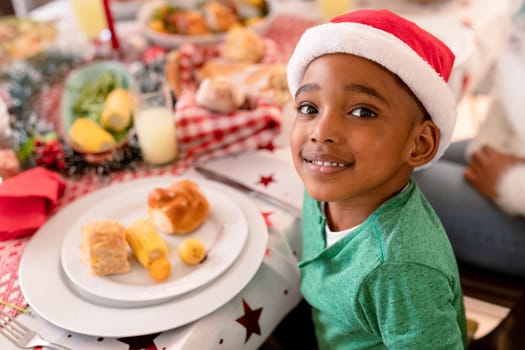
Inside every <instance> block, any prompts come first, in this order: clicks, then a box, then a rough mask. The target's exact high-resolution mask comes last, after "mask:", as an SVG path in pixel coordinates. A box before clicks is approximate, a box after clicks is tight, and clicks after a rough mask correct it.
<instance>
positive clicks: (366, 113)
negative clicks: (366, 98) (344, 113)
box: [350, 107, 377, 119]
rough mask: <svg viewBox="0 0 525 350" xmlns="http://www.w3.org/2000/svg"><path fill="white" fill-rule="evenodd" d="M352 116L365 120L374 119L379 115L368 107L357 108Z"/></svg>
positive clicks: (352, 112)
mask: <svg viewBox="0 0 525 350" xmlns="http://www.w3.org/2000/svg"><path fill="white" fill-rule="evenodd" d="M350 114H351V115H353V116H354V117H358V118H363V119H367V118H374V117H376V116H377V114H376V113H375V112H374V111H372V110H371V109H370V108H366V107H359V108H355V109H353V110H352V111H351V112H350Z"/></svg>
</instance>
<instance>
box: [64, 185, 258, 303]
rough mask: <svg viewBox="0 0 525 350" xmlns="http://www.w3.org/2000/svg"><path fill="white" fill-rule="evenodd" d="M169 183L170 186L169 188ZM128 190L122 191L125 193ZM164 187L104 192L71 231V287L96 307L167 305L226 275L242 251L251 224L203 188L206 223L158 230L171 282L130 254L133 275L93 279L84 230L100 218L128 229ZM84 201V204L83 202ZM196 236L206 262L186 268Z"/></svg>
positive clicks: (67, 249) (67, 256)
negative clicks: (184, 249)
mask: <svg viewBox="0 0 525 350" xmlns="http://www.w3.org/2000/svg"><path fill="white" fill-rule="evenodd" d="M168 185H169V184H168ZM122 187H124V189H122ZM159 187H166V186H160V185H158V184H152V183H148V182H146V183H144V184H143V185H138V186H135V187H133V188H132V189H130V188H128V186H127V184H124V185H122V184H117V185H113V186H110V187H107V188H105V189H103V190H102V191H104V192H106V196H105V199H104V200H103V201H100V202H99V203H98V204H97V205H96V206H94V207H92V208H88V209H87V210H86V211H85V213H84V215H82V216H80V217H79V218H78V220H76V222H75V224H74V225H72V226H71V227H69V228H67V233H66V236H65V239H64V241H63V243H62V250H61V263H62V268H63V269H64V272H65V275H66V277H67V278H68V279H69V282H71V283H70V284H71V287H72V288H73V289H75V290H76V291H77V293H79V294H81V295H82V296H83V297H85V298H87V299H89V300H91V301H92V302H95V303H100V304H105V305H110V306H121V307H135V306H146V305H151V304H156V303H159V302H163V301H165V300H167V299H170V298H174V297H177V296H179V295H182V294H184V293H188V292H190V291H192V290H194V289H196V288H199V287H201V286H203V285H205V284H206V283H208V282H210V281H212V280H214V279H215V278H217V277H218V276H220V275H221V274H222V273H224V272H225V271H226V270H227V269H228V268H229V267H230V266H231V264H233V262H234V261H235V260H236V259H237V257H238V256H239V254H240V253H241V251H242V249H243V247H244V243H245V242H246V237H247V235H248V225H247V223H246V218H245V216H244V214H243V212H242V210H241V208H240V207H239V205H238V204H237V203H235V202H234V201H233V200H232V199H231V198H229V197H228V196H227V195H225V194H223V193H222V192H221V190H218V189H215V188H213V187H208V186H206V185H205V184H201V185H200V186H199V187H200V189H201V190H202V192H203V193H204V195H205V196H206V198H207V200H208V202H209V204H210V210H209V214H208V217H207V218H206V220H205V221H204V223H203V224H202V225H201V226H200V227H199V228H197V230H195V231H194V232H190V233H188V234H184V235H173V234H167V233H165V232H162V231H159V235H160V236H161V238H162V239H163V240H164V242H165V243H166V245H167V248H168V256H167V258H168V260H169V261H170V264H171V274H170V276H169V277H168V279H167V280H165V281H162V282H158V281H155V280H153V279H152V278H151V277H150V275H149V272H148V270H147V269H146V268H144V267H143V266H142V265H140V263H139V262H138V261H137V260H136V259H135V258H134V257H133V256H132V254H130V259H129V262H130V266H131V268H130V271H129V272H127V273H123V274H113V275H108V276H95V275H92V274H91V273H90V271H89V267H88V265H87V264H86V263H85V262H84V261H83V260H84V259H83V258H82V252H81V249H79V247H80V246H81V244H82V235H81V227H82V226H84V225H86V224H88V223H92V222H95V221H99V220H117V221H118V222H119V223H121V224H122V225H124V226H125V227H128V226H129V225H130V224H131V223H132V222H133V221H135V220H137V219H143V218H146V217H147V215H148V214H147V213H148V206H147V198H148V194H149V193H150V192H151V191H152V190H153V189H154V188H159ZM80 200H83V199H82V198H81V199H80ZM189 237H192V238H197V239H199V240H200V241H201V242H202V243H204V245H205V247H206V253H207V254H206V259H205V260H204V261H203V262H202V263H200V264H197V265H187V264H185V263H184V262H183V261H182V260H181V259H180V258H179V255H178V253H177V248H178V246H179V245H180V244H181V242H182V241H183V240H185V239H186V238H189Z"/></svg>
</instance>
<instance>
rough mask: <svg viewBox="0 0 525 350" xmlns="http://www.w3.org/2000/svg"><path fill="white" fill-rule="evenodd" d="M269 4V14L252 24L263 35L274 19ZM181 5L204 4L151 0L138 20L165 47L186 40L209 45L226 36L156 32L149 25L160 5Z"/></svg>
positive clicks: (190, 0) (192, 0) (138, 15)
mask: <svg viewBox="0 0 525 350" xmlns="http://www.w3.org/2000/svg"><path fill="white" fill-rule="evenodd" d="M266 3H267V5H268V14H267V15H266V17H265V18H264V19H263V20H261V21H260V22H258V23H256V24H254V25H252V26H250V28H251V29H253V30H254V31H255V32H256V33H258V34H260V35H263V34H264V33H265V32H266V30H267V28H268V25H269V23H270V22H271V19H272V14H273V11H272V7H273V6H272V4H271V1H269V0H266ZM167 4H171V5H180V6H181V7H185V8H195V7H196V6H197V5H198V4H202V0H154V1H149V2H147V3H145V4H144V5H142V7H141V8H140V10H139V12H138V14H137V20H138V22H139V23H140V25H141V27H142V30H143V32H144V34H145V36H146V37H147V38H148V39H149V40H150V41H151V42H153V43H154V44H156V45H159V46H162V47H165V48H175V47H178V46H180V45H181V44H183V43H185V42H191V43H194V44H200V45H207V44H213V43H217V42H220V41H222V40H224V38H225V37H226V33H227V32H224V33H211V34H203V35H181V34H171V33H160V32H156V31H154V30H152V29H150V28H149V27H148V21H149V20H150V18H151V16H152V14H153V12H154V11H155V9H157V8H158V7H160V6H163V5H167Z"/></svg>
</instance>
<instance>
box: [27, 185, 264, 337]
mask: <svg viewBox="0 0 525 350" xmlns="http://www.w3.org/2000/svg"><path fill="white" fill-rule="evenodd" d="M177 180H180V179H179V178H174V177H150V178H146V179H142V180H135V181H130V182H126V183H122V184H117V185H112V186H109V187H107V188H104V189H102V190H99V191H96V192H94V193H91V194H88V195H86V196H84V197H82V198H81V199H79V200H77V201H75V202H73V203H72V204H70V205H69V206H67V207H66V208H64V209H62V210H61V211H60V212H58V213H57V214H56V215H55V216H53V218H52V219H51V220H50V221H48V222H47V223H46V224H45V225H44V226H42V228H41V229H40V230H39V231H38V232H37V233H36V234H35V236H34V237H33V238H32V239H31V241H30V242H29V243H28V245H27V247H26V249H25V252H24V255H23V257H22V260H21V263H20V270H19V279H20V286H21V289H22V293H23V294H24V297H25V298H26V300H27V301H28V302H29V304H30V306H31V307H32V308H33V310H34V311H36V312H37V313H38V314H39V315H41V316H42V317H43V318H45V319H47V320H48V321H49V322H51V323H53V324H55V325H57V326H59V327H62V328H64V329H67V330H69V331H73V332H77V333H81V334H87V335H93V336H105V337H126V336H135V335H142V334H149V333H154V332H160V331H164V330H168V329H172V328H176V327H179V326H182V325H185V324H187V323H190V322H193V321H195V320H197V319H199V318H201V317H203V316H205V315H207V314H208V313H210V312H212V311H214V310H216V309H218V308H219V307H221V306H222V305H224V304H225V303H226V302H228V301H229V300H230V299H231V298H233V297H234V296H235V295H236V294H237V293H238V292H240V291H241V290H242V288H244V286H245V285H246V284H247V283H248V282H249V281H250V280H251V279H252V277H253V275H254V274H255V272H256V271H257V270H258V268H259V266H260V264H261V262H262V259H263V257H264V252H265V250H266V244H267V239H268V237H267V228H266V225H265V223H264V220H263V219H262V216H261V215H260V213H259V211H258V209H257V208H256V207H255V206H254V205H253V203H252V202H251V201H250V200H249V199H248V198H246V197H245V196H244V195H242V194H240V193H238V192H237V191H234V190H232V189H230V188H228V187H226V186H224V185H220V184H217V183H213V182H210V181H207V180H203V179H198V178H196V179H193V178H191V180H192V181H195V182H196V183H198V184H199V185H200V186H201V189H202V190H203V191H204V193H205V194H206V197H207V198H208V200H209V202H210V215H209V218H208V219H207V220H206V222H205V224H204V225H203V226H201V227H200V228H199V229H198V230H197V231H195V232H193V233H190V234H188V235H184V236H171V235H170V236H168V235H165V234H162V236H163V238H164V239H165V241H166V243H167V245H168V249H169V251H170V254H169V259H170V261H171V263H172V273H171V277H170V278H169V279H168V280H167V281H164V282H155V281H153V280H152V279H151V277H150V276H149V274H148V272H147V270H146V269H145V268H144V267H142V266H140V265H139V263H138V262H135V261H134V259H133V262H132V268H131V272H130V273H127V274H122V275H114V276H106V277H101V276H92V275H91V274H90V273H89V269H88V267H87V265H85V264H84V263H83V262H82V258H81V253H80V249H79V245H80V242H81V235H80V227H81V226H82V225H84V224H86V223H89V222H93V221H96V220H104V219H114V220H118V221H119V222H121V223H122V224H124V225H129V224H130V223H131V222H132V221H133V220H135V219H141V218H145V217H146V216H147V196H148V193H149V192H150V191H151V190H152V189H154V188H156V187H167V186H168V185H170V184H172V183H173V182H175V181H177ZM190 236H192V237H197V238H199V239H201V240H202V241H203V242H204V244H205V245H206V247H207V249H208V256H207V258H206V260H205V261H204V262H203V263H202V264H200V265H197V266H187V265H184V264H183V263H182V262H181V261H180V259H179V258H178V256H177V252H176V247H177V245H178V243H180V241H182V240H183V239H185V238H187V237H190Z"/></svg>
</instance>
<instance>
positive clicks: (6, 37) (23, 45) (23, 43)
mask: <svg viewBox="0 0 525 350" xmlns="http://www.w3.org/2000/svg"><path fill="white" fill-rule="evenodd" d="M56 38H57V30H56V28H55V26H54V24H52V23H48V22H39V21H35V20H31V19H29V18H19V17H13V16H7V17H2V18H0V65H2V64H4V63H9V62H12V61H14V60H17V59H24V58H28V57H31V56H33V55H36V54H38V53H40V52H42V51H44V50H46V49H47V48H49V47H50V46H52V45H53V44H54V43H55V41H56Z"/></svg>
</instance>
